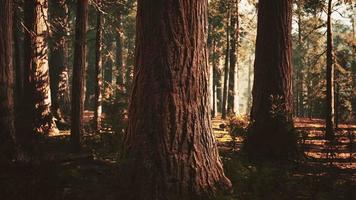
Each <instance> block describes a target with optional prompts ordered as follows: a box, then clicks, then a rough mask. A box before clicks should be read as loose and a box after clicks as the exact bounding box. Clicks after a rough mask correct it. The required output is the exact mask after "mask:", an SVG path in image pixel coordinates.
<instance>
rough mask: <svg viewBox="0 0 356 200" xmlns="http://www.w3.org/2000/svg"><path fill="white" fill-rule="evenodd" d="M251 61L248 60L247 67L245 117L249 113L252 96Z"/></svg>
mask: <svg viewBox="0 0 356 200" xmlns="http://www.w3.org/2000/svg"><path fill="white" fill-rule="evenodd" d="M251 76H252V60H251V59H250V62H249V65H248V78H247V80H248V83H247V105H246V115H247V114H249V113H250V112H251V104H252V95H251V92H252V91H251V90H252V87H251V85H252V83H251V82H252V80H251Z"/></svg>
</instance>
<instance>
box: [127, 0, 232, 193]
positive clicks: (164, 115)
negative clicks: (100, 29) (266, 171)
mask: <svg viewBox="0 0 356 200" xmlns="http://www.w3.org/2000/svg"><path fill="white" fill-rule="evenodd" d="M207 6H208V1H207V0H202V1H196V0H158V1H157V0H155V1H153V0H139V1H138V13H137V34H138V35H137V44H136V47H137V51H136V52H137V54H136V68H135V70H134V72H135V78H134V86H133V92H132V96H131V104H130V111H129V125H128V129H127V134H126V136H125V142H124V161H123V162H124V163H125V164H124V165H123V167H124V168H123V174H125V175H126V176H125V178H127V179H124V180H123V181H124V182H123V185H122V186H123V187H127V188H125V189H126V190H125V191H127V193H126V195H129V196H127V197H126V196H125V198H124V199H211V198H214V193H215V192H216V190H217V189H228V188H230V186H231V183H230V181H229V180H228V179H227V178H226V177H225V175H224V172H223V168H222V163H221V160H220V157H219V154H218V149H217V145H216V142H215V139H214V137H213V134H212V129H211V119H210V102H209V101H210V100H209V96H208V95H209V94H208V93H209V92H208V64H207V43H206V39H207Z"/></svg>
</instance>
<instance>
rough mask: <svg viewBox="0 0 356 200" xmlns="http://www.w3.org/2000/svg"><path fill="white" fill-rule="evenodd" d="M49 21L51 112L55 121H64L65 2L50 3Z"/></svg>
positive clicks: (66, 96)
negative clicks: (50, 30) (50, 31)
mask: <svg viewBox="0 0 356 200" xmlns="http://www.w3.org/2000/svg"><path fill="white" fill-rule="evenodd" d="M49 3H50V11H51V12H50V14H51V15H50V21H51V25H52V26H51V27H52V43H51V44H52V45H51V54H50V61H49V62H50V76H51V94H52V112H53V115H54V116H55V117H56V118H57V120H62V121H63V120H64V117H65V116H64V114H65V115H68V114H69V110H70V109H69V107H70V105H69V104H70V102H69V75H68V41H67V38H66V37H67V36H66V35H67V33H68V28H69V27H68V25H69V24H68V23H69V20H68V17H69V13H68V6H67V2H66V1H65V0H53V1H50V2H49Z"/></svg>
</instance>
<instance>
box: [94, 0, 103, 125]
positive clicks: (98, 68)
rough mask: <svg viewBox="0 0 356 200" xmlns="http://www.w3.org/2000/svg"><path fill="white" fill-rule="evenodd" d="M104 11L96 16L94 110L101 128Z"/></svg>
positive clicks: (95, 122) (95, 121) (98, 0)
mask: <svg viewBox="0 0 356 200" xmlns="http://www.w3.org/2000/svg"><path fill="white" fill-rule="evenodd" d="M97 3H98V7H99V8H100V6H101V0H97ZM101 12H102V11H101V10H100V9H98V11H97V16H96V18H97V19H96V51H95V57H96V60H95V110H94V127H95V130H99V129H100V126H101V124H100V123H101V113H102V104H101V102H102V92H101V91H102V85H103V61H102V49H103V20H104V18H103V15H102V13H101Z"/></svg>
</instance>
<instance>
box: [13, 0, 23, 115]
mask: <svg viewBox="0 0 356 200" xmlns="http://www.w3.org/2000/svg"><path fill="white" fill-rule="evenodd" d="M15 2H16V3H15ZM21 7H23V6H22V5H21V4H20V2H19V1H14V3H13V38H14V45H13V46H14V68H15V77H16V79H15V95H14V98H15V104H16V106H15V107H16V110H17V108H18V107H19V104H20V103H21V99H22V98H23V93H24V68H23V50H22V47H23V38H22V34H23V28H22V27H21V17H20V12H21V11H20V10H21ZM17 112H21V111H20V110H17Z"/></svg>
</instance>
